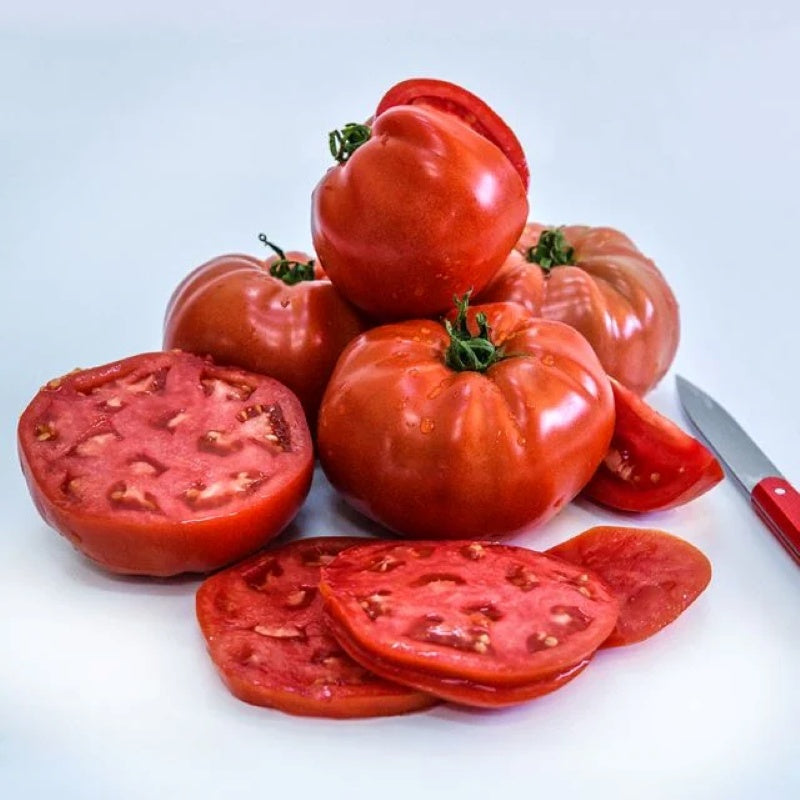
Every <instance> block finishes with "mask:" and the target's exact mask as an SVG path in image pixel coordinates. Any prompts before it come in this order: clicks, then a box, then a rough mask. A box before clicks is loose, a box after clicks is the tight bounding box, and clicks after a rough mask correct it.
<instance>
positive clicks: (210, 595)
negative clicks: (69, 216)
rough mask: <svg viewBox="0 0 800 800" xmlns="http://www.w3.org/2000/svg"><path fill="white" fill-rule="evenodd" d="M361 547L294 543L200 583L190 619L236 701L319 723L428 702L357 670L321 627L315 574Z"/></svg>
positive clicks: (338, 540)
mask: <svg viewBox="0 0 800 800" xmlns="http://www.w3.org/2000/svg"><path fill="white" fill-rule="evenodd" d="M363 541H364V540H363V539H356V538H345V537H339V536H337V537H328V538H317V539H301V540H299V541H296V542H292V543H291V544H288V545H286V546H284V547H281V548H279V549H276V550H272V551H271V552H267V553H262V554H260V555H258V556H256V557H255V558H252V559H250V560H248V561H246V562H244V563H243V564H237V565H236V566H235V567H231V568H230V569H227V570H225V571H224V572H220V573H218V574H216V575H214V576H213V577H211V578H208V579H206V581H205V582H204V583H203V584H202V585H201V586H200V589H199V590H198V592H197V619H198V621H199V623H200V628H201V629H202V631H203V635H204V636H205V638H206V642H207V644H208V651H209V654H210V656H211V659H212V661H213V662H214V665H215V666H216V668H217V670H218V672H219V674H220V675H221V677H222V679H223V681H224V682H225V684H226V685H227V686H228V688H229V689H230V690H231V692H232V693H233V694H234V695H235V696H236V697H238V698H239V699H240V700H244V701H245V702H247V703H252V704H254V705H258V706H270V707H274V708H279V709H281V710H282V711H287V712H289V713H290V714H301V715H305V716H319V717H376V716H385V715H387V714H402V713H405V712H407V711H415V710H417V709H420V708H426V707H427V706H430V705H433V704H434V703H435V702H436V700H435V698H433V697H431V696H430V695H426V694H422V693H421V692H418V691H414V690H412V689H409V688H407V687H405V686H400V685H397V684H394V683H390V682H389V681H386V680H383V679H381V678H378V677H377V676H376V675H374V674H372V673H369V672H367V670H365V669H364V668H363V667H362V666H360V665H359V664H358V663H356V662H355V661H353V660H352V659H351V658H350V657H349V656H348V655H347V654H346V653H345V652H344V651H343V650H342V648H341V647H340V646H339V645H338V643H337V642H336V640H335V639H334V638H333V636H332V635H331V634H330V633H329V631H328V628H327V626H326V625H325V623H324V622H323V617H322V599H321V597H320V595H319V592H318V589H317V584H318V583H319V573H320V567H321V566H323V565H324V564H327V563H329V562H330V561H332V560H333V557H334V556H335V555H336V554H337V553H339V552H341V551H342V550H343V549H345V548H346V547H349V546H351V545H354V544H357V543H359V542H363Z"/></svg>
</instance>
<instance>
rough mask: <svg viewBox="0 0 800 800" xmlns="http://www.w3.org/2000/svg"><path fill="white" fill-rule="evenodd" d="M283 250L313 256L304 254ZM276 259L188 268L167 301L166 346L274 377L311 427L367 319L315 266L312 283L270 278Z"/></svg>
mask: <svg viewBox="0 0 800 800" xmlns="http://www.w3.org/2000/svg"><path fill="white" fill-rule="evenodd" d="M286 255H287V258H289V259H293V260H296V261H300V262H303V263H305V262H307V261H308V260H309V256H308V255H306V254H305V253H302V252H299V251H292V252H288V253H287V254H286ZM275 260H276V258H275V257H273V258H268V259H267V260H266V261H260V260H258V259H256V258H253V257H251V256H246V255H236V254H232V255H225V256H220V257H218V258H215V259H212V260H211V261H209V262H208V263H206V264H203V265H202V266H200V267H198V268H197V269H195V270H194V271H193V272H191V273H190V274H189V275H188V276H187V277H186V278H185V279H184V280H183V281H182V282H181V283H180V285H179V286H178V287H177V288H176V290H175V292H174V293H173V295H172V297H171V299H170V301H169V305H168V307H167V313H166V318H165V321H164V348H165V349H171V348H180V349H182V350H187V351H189V352H191V353H196V354H198V355H210V356H212V357H213V358H214V360H215V361H217V362H218V363H220V364H231V365H235V366H238V367H242V368H244V369H247V370H250V371H251V372H259V373H261V374H263V375H269V376H270V377H272V378H275V379H276V380H278V381H280V382H281V383H283V384H285V385H286V386H288V387H289V388H290V389H291V390H292V391H293V392H294V393H295V394H296V395H297V396H298V398H299V399H300V402H301V403H302V404H303V410H304V411H305V413H306V416H307V418H308V422H309V427H310V428H311V429H312V430H314V428H315V425H316V418H317V412H318V410H319V404H320V400H321V399H322V393H323V391H324V390H325V384H326V383H327V381H328V378H329V377H330V374H331V372H332V371H333V367H334V365H335V363H336V359H337V358H338V357H339V355H340V353H341V352H342V350H343V349H344V347H345V345H346V344H347V343H348V342H349V341H350V340H351V339H353V338H354V337H355V336H356V335H358V334H359V333H360V332H361V331H363V330H365V329H366V328H367V327H368V323H367V321H366V320H365V319H364V317H363V315H361V314H359V312H357V311H356V309H354V308H353V307H352V306H351V305H350V304H349V303H348V302H347V301H346V300H345V299H344V298H343V297H342V296H341V295H340V294H339V293H338V292H337V291H336V289H334V287H333V285H332V284H331V283H330V281H329V280H327V278H326V277H324V273H323V272H322V270H321V269H320V268H319V267H318V265H315V266H317V269H316V278H315V280H308V281H300V282H299V283H295V284H293V285H288V284H286V283H285V282H284V281H283V280H281V279H280V278H277V277H273V276H272V275H270V272H269V269H270V266H271V265H272V264H273V263H275Z"/></svg>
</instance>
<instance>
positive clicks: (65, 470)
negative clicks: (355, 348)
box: [18, 351, 313, 576]
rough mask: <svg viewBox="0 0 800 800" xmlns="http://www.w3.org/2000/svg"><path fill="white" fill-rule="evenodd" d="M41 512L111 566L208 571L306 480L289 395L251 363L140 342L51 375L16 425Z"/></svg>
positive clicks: (286, 505) (154, 571) (294, 500)
mask: <svg viewBox="0 0 800 800" xmlns="http://www.w3.org/2000/svg"><path fill="white" fill-rule="evenodd" d="M18 442H19V451H20V458H21V462H22V469H23V472H24V473H25V477H26V479H27V481H28V487H29V489H30V491H31V494H32V496H33V499H34V502H35V503H36V506H37V508H38V509H39V511H40V513H41V514H42V516H43V517H44V519H45V520H46V521H47V522H48V523H49V524H50V525H52V526H53V527H54V528H56V530H58V531H60V532H61V533H62V534H63V535H64V536H66V537H67V538H68V539H69V540H70V541H71V542H72V543H73V544H74V545H75V547H77V548H78V549H79V550H81V551H82V552H83V553H84V554H85V555H87V556H89V558H92V559H94V560H95V561H97V562H99V563H100V564H102V565H103V566H104V567H106V568H107V569H110V570H112V571H114V572H121V573H134V574H143V575H156V576H166V575H174V574H177V573H181V572H207V571H209V570H212V569H217V568H219V567H221V566H223V565H225V564H228V563H230V562H232V561H235V560H237V559H239V558H242V557H243V556H245V555H248V554H249V553H252V552H253V551H254V550H257V549H258V548H259V547H261V546H262V545H263V544H264V543H265V542H267V541H268V540H269V539H271V538H272V537H273V536H275V535H277V534H278V533H279V532H280V531H281V530H282V529H283V528H284V527H285V526H286V525H287V524H288V523H289V522H290V521H291V519H292V518H293V517H294V515H295V514H296V513H297V511H298V509H299V508H300V505H301V504H302V502H303V500H304V499H305V497H306V495H307V493H308V490H309V488H310V485H311V476H312V472H313V453H312V445H311V437H310V434H309V431H308V426H307V424H306V421H305V417H304V415H303V410H302V407H301V406H300V403H299V401H298V400H297V398H296V397H295V396H294V394H292V392H290V391H289V390H288V389H287V388H286V387H285V386H283V385H282V384H280V383H278V382H277V381H275V380H273V379H272V378H267V377H265V376H263V375H257V374H255V373H251V372H246V371H244V370H240V369H233V368H227V367H220V366H217V365H215V364H214V363H213V362H212V361H210V360H209V359H203V358H199V357H197V356H193V355H190V354H188V353H182V352H178V351H171V352H167V353H146V354H143V355H139V356H133V357H131V358H127V359H124V360H122V361H116V362H114V363H112V364H107V365H105V366H102V367H96V368H94V369H88V370H81V371H77V372H74V373H70V374H69V375H66V376H64V377H63V378H58V379H56V380H53V381H50V383H48V384H47V385H46V386H44V387H43V388H42V389H41V390H40V391H39V393H38V394H37V395H36V397H35V398H34V399H33V400H32V401H31V403H30V404H29V406H28V407H27V409H26V410H25V412H24V413H23V415H22V417H21V419H20V422H19V427H18Z"/></svg>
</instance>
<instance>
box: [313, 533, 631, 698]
mask: <svg viewBox="0 0 800 800" xmlns="http://www.w3.org/2000/svg"><path fill="white" fill-rule="evenodd" d="M320 591H321V592H322V595H323V598H324V601H325V609H326V612H327V613H328V614H329V616H330V619H331V620H332V621H333V625H334V627H333V630H334V632H335V633H336V634H337V638H338V639H339V641H340V643H341V644H342V646H343V647H344V648H345V649H346V650H348V652H350V654H351V655H352V656H353V657H354V658H356V659H357V660H359V659H361V658H365V659H366V661H365V663H369V665H370V668H371V669H373V670H375V671H377V672H378V674H384V675H386V676H387V677H388V676H389V674H391V676H392V677H391V679H394V680H397V681H402V682H404V683H408V684H409V685H412V686H416V687H417V688H421V685H423V684H424V685H425V687H426V688H425V690H424V691H429V692H431V693H434V694H437V695H438V696H439V697H442V698H444V699H448V700H454V701H456V702H463V703H468V704H475V705H488V706H493V705H506V704H509V703H513V702H521V701H522V700H525V699H530V698H531V697H535V696H538V695H540V694H542V693H543V692H544V691H552V690H553V689H555V688H558V687H559V686H560V685H563V683H565V682H566V680H568V679H569V678H570V677H574V675H576V674H577V673H578V672H579V671H580V669H582V668H583V666H585V662H586V661H587V660H588V659H589V658H590V657H591V655H592V653H594V651H595V650H596V649H597V647H598V646H599V645H600V644H601V643H602V642H603V641H604V640H605V639H606V638H607V637H608V635H609V633H610V632H611V630H612V629H613V627H614V624H615V622H616V618H617V611H618V606H617V601H616V599H615V598H614V597H613V596H612V595H611V593H610V592H609V590H608V589H607V587H606V586H605V585H604V584H603V583H602V581H600V580H599V579H598V578H596V577H595V576H594V575H592V574H590V573H588V572H586V571H585V570H584V569H583V568H577V567H574V566H572V565H569V564H566V563H564V562H561V561H559V560H557V559H551V558H549V557H548V556H545V555H542V554H540V553H535V552H533V551H531V550H526V549H525V548H521V547H512V546H508V545H498V544H482V543H479V542H475V541H455V542H432V541H422V542H416V543H415V542H397V543H387V542H371V543H367V544H359V545H355V546H354V547H352V548H349V549H348V550H346V551H344V552H342V553H341V554H339V555H338V556H337V557H336V558H335V559H334V560H333V561H331V562H330V564H328V565H326V566H325V567H323V569H322V573H321V578H320Z"/></svg>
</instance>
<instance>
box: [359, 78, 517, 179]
mask: <svg viewBox="0 0 800 800" xmlns="http://www.w3.org/2000/svg"><path fill="white" fill-rule="evenodd" d="M398 105H421V106H425V107H428V108H435V109H437V110H438V111H443V112H445V113H449V114H453V115H455V116H456V117H458V118H459V119H460V120H462V122H464V123H466V124H467V125H469V127H470V128H472V129H473V130H474V131H476V132H477V133H479V134H480V135H481V136H483V137H484V138H485V139H488V140H489V141H490V142H492V144H495V145H497V147H499V148H500V149H501V150H502V151H503V152H504V153H505V155H506V157H507V158H508V160H509V161H510V162H511V163H512V164H513V165H514V168H515V169H516V170H517V172H518V173H519V176H520V178H521V179H522V182H523V184H524V185H525V188H526V189H527V188H528V183H529V179H530V173H529V171H528V163H527V160H526V159H525V153H524V151H523V149H522V145H521V144H520V143H519V140H518V139H517V137H516V136H515V135H514V132H513V131H512V130H511V128H509V127H508V125H506V123H505V122H503V120H502V119H501V118H500V117H499V116H498V115H497V114H496V113H495V112H494V111H493V110H492V109H491V108H490V107H489V106H488V105H486V103H484V101H483V100H481V99H480V98H479V97H477V96H476V95H474V94H472V92H469V91H467V90H466V89H464V88H462V87H461V86H458V85H456V84H455V83H449V82H448V81H442V80H437V79H435V78H409V79H408V80H405V81H401V82H400V83H398V84H395V85H394V86H392V88H391V89H389V91H388V92H386V94H385V95H384V96H383V97H382V98H381V101H380V103H378V108H377V110H376V111H375V116H380V115H381V114H383V113H384V112H385V111H387V110H388V109H390V108H393V107H394V106H398Z"/></svg>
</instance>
